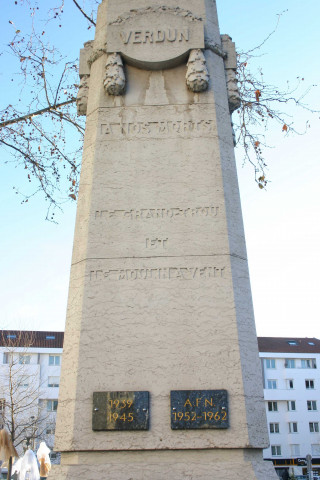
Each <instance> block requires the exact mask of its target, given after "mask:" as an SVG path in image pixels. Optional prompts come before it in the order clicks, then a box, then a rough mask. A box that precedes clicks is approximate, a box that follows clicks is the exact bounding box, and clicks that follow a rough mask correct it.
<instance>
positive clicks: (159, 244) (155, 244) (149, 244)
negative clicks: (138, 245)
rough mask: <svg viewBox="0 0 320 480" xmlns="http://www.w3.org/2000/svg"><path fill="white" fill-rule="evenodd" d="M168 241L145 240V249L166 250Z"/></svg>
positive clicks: (158, 239)
mask: <svg viewBox="0 0 320 480" xmlns="http://www.w3.org/2000/svg"><path fill="white" fill-rule="evenodd" d="M167 242H168V239H167V238H146V248H152V249H156V248H162V249H164V248H166V246H167Z"/></svg>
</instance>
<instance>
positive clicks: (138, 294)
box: [54, 0, 277, 480]
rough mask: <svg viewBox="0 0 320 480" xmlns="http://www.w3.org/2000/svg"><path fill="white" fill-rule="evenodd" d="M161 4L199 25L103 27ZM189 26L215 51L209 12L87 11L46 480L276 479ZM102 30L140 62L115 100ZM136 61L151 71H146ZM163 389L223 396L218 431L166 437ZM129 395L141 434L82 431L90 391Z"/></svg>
mask: <svg viewBox="0 0 320 480" xmlns="http://www.w3.org/2000/svg"><path fill="white" fill-rule="evenodd" d="M221 1H223V0H221ZM162 5H165V6H168V7H170V9H172V8H174V9H175V8H176V7H179V8H180V9H181V11H183V10H188V11H190V12H192V15H193V16H194V17H195V18H196V17H199V18H203V19H204V20H203V22H201V21H199V20H191V19H188V18H184V17H183V16H181V15H175V14H172V13H170V12H169V13H168V11H162V9H160V10H157V11H152V12H149V13H143V14H141V15H140V14H137V15H133V16H132V17H131V18H130V19H128V20H125V21H123V22H120V23H119V24H114V25H109V23H112V22H114V21H115V20H116V19H118V18H119V17H121V15H122V14H123V13H125V12H129V11H130V10H136V9H137V10H139V9H140V8H144V9H145V8H148V7H152V8H153V7H154V6H162ZM130 22H131V23H130ZM197 24H199V25H202V28H203V26H205V30H206V32H207V35H208V38H210V39H211V40H212V44H213V45H215V44H217V45H220V43H221V41H220V33H219V30H218V21H217V14H216V7H215V2H214V0H205V1H204V0H161V1H160V0H159V1H158V0H108V1H107V0H103V1H102V3H101V5H100V7H99V11H98V16H97V27H96V34H95V40H94V44H93V52H99V55H96V56H95V61H94V62H93V63H92V64H91V69H90V86H89V96H88V105H87V119H86V132H85V141H84V150H83V162H82V170H81V181H80V188H79V199H78V210H77V220H76V228H75V239H74V249H73V257H72V267H71V276H70V289H69V298H68V313H67V321H66V330H65V340H64V351H63V361H62V372H61V383H60V391H59V408H58V413H57V424H56V435H55V441H56V444H55V449H56V450H57V451H61V452H62V461H61V463H62V464H61V467H59V468H58V469H57V470H56V471H55V472H54V478H55V480H67V479H68V480H69V479H70V480H76V479H78V478H84V479H85V480H99V479H101V478H108V479H112V480H124V479H130V478H131V479H133V480H146V479H148V480H150V479H152V480H163V479H165V478H168V479H170V480H185V479H186V478H190V479H197V480H208V479H212V478H215V479H219V478H224V479H225V480H233V479H234V478H237V479H238V480H257V479H258V480H274V479H276V478H277V477H276V474H275V472H274V469H273V466H272V465H270V464H268V463H267V462H264V461H263V457H262V449H263V448H265V447H266V446H267V445H268V434H267V429H266V418H265V410H264V403H263V390H262V384H261V366H260V362H259V357H258V348H257V340H256V332H255V326H254V317H253V308H252V302H251V293H250V282H249V274H248V265H247V255H246V247H245V240H244V231H243V224H242V217H241V207H240V197H239V190H238V183H237V173H236V167H235V161H234V149H233V139H232V130H231V124H230V111H229V105H228V94H227V88H226V80H225V67H224V61H223V58H222V56H221V55H218V54H216V53H215V52H213V51H212V50H211V49H210V50H209V49H208V50H206V51H205V59H206V68H207V70H208V74H209V75H210V82H209V85H208V88H207V90H206V91H204V92H203V93H201V95H200V94H199V95H198V94H194V92H193V91H191V90H189V88H188V87H187V85H186V79H185V76H186V62H185V60H186V59H187V56H188V55H189V50H192V49H197V48H203V44H202V46H201V45H199V46H197V47H196V46H194V45H193V44H192V43H191V40H190V39H191V38H192V36H191V34H192V31H193V27H194V25H197ZM203 24H204V25H203ZM158 27H159V29H162V30H161V31H163V30H165V36H166V40H165V39H163V41H161V42H155V41H153V43H151V39H153V40H155V39H158V38H160V39H162V38H163V35H162V36H160V37H158V30H157V29H158ZM112 28H118V29H119V32H124V34H125V36H124V37H123V38H124V40H125V41H127V40H128V45H129V44H130V48H131V47H132V48H134V49H135V50H133V49H132V50H130V52H131V53H134V55H135V52H136V51H137V50H138V52H139V54H140V55H141V63H139V62H137V63H134V62H133V63H130V62H127V61H126V65H125V72H126V84H127V86H126V92H125V94H124V95H122V96H121V97H119V96H114V95H109V94H108V95H106V94H105V90H104V85H103V83H104V81H105V75H106V69H105V66H106V61H107V54H106V53H105V52H104V48H107V51H108V53H119V52H118V51H117V50H116V51H112V50H111V51H110V50H109V47H110V45H108V46H107V47H106V42H107V37H108V35H109V33H108V32H109V29H111V30H112ZM184 28H187V29H188V28H190V31H189V35H190V36H189V37H188V36H187V30H183V29H184ZM168 29H170V32H169V30H168ZM172 29H176V32H174V35H172V32H173V30H172ZM156 30H157V32H156ZM178 31H179V32H180V34H179V35H178ZM130 32H131V33H130ZM139 32H140V33H139ZM142 32H143V33H142ZM148 32H149V33H148ZM152 32H156V33H153V36H152V35H151V33H152ZM182 32H184V35H185V36H183V37H182V36H181V33H182ZM119 35H120V33H119ZM175 35H177V36H176V37H175ZM119 38H120V37H118V40H119ZM180 38H182V40H181V42H180V41H179V39H180ZM186 38H189V40H186ZM199 38H200V37H199ZM118 40H117V41H118ZM120 40H121V38H120ZM145 40H146V41H145ZM203 40H204V39H203V35H202V41H203ZM111 41H112V39H111ZM134 41H135V42H138V43H133V42H134ZM131 42H132V43H131ZM122 43H123V44H124V42H122ZM181 43H182V44H183V43H184V46H185V47H186V46H187V50H186V51H185V53H184V54H183V62H182V63H180V60H181V58H180V53H181V50H180V46H181V45H180V44H181ZM164 51H165V53H166V57H165V58H167V59H168V60H165V59H163V58H164V57H162V54H163V53H164ZM183 51H184V50H183ZM130 52H129V53H130ZM196 56H197V55H196ZM178 57H179V58H180V60H179V62H178V63H177V64H174V65H173V64H172V59H177V58H178ZM122 58H123V57H122ZM134 58H136V57H134ZM161 58H162V60H161ZM145 59H147V61H150V62H151V63H152V62H153V61H154V64H155V65H156V66H157V68H158V67H159V66H160V64H161V62H162V68H158V69H157V70H155V69H151V68H147V67H146V66H145V64H144V63H143V62H144V60H145ZM125 60H126V59H125ZM197 61H200V63H201V62H203V59H202V60H200V59H198V60H197ZM116 66H118V65H116ZM137 67H140V68H137ZM202 67H203V63H202ZM202 67H201V68H202ZM172 390H176V391H177V390H179V391H181V390H182V391H186V390H187V391H191V390H198V391H200V390H202V391H204V390H225V391H227V392H228V413H229V415H230V428H221V429H220V428H219V429H207V428H200V429H192V430H190V429H172V428H171V410H170V391H172ZM136 391H143V392H145V391H148V392H150V428H149V430H140V431H135V430H113V431H109V430H102V431H96V430H93V429H92V410H93V401H94V400H93V393H94V392H136ZM210 411H211V410H210ZM203 412H204V411H202V414H203ZM208 412H209V410H208ZM221 412H222V409H221ZM116 413H117V412H116ZM128 413H130V412H128ZM219 414H220V413H219ZM219 414H218V415H219ZM199 416H200V414H199ZM113 418H114V417H113ZM208 418H209V417H208ZM116 420H118V417H117V419H116ZM116 420H115V421H116ZM123 421H124V420H123ZM199 422H200V419H199ZM56 472H57V473H56Z"/></svg>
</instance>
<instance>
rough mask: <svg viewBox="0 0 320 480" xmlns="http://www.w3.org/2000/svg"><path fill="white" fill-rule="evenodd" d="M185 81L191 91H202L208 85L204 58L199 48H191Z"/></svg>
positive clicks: (207, 73)
mask: <svg viewBox="0 0 320 480" xmlns="http://www.w3.org/2000/svg"><path fill="white" fill-rule="evenodd" d="M187 66H188V68H187V73H186V82H187V87H188V88H189V89H190V90H191V91H192V92H204V91H205V90H207V88H208V86H209V72H208V69H207V66H206V59H205V56H204V55H203V53H202V51H201V50H200V49H197V50H191V52H190V56H189V60H188V64H187Z"/></svg>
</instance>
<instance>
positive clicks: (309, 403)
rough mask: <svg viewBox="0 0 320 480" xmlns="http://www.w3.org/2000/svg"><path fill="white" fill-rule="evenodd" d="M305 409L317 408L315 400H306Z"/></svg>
mask: <svg viewBox="0 0 320 480" xmlns="http://www.w3.org/2000/svg"><path fill="white" fill-rule="evenodd" d="M307 409H308V410H317V402H316V400H307Z"/></svg>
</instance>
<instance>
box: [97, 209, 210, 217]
mask: <svg viewBox="0 0 320 480" xmlns="http://www.w3.org/2000/svg"><path fill="white" fill-rule="evenodd" d="M218 214H219V207H213V206H211V207H187V208H179V207H176V208H140V209H138V210H136V209H131V210H96V211H95V218H96V219H104V220H109V219H111V218H116V219H121V220H150V219H153V220H154V219H162V218H171V219H176V218H181V217H183V218H198V217H216V216H217V215H218Z"/></svg>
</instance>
